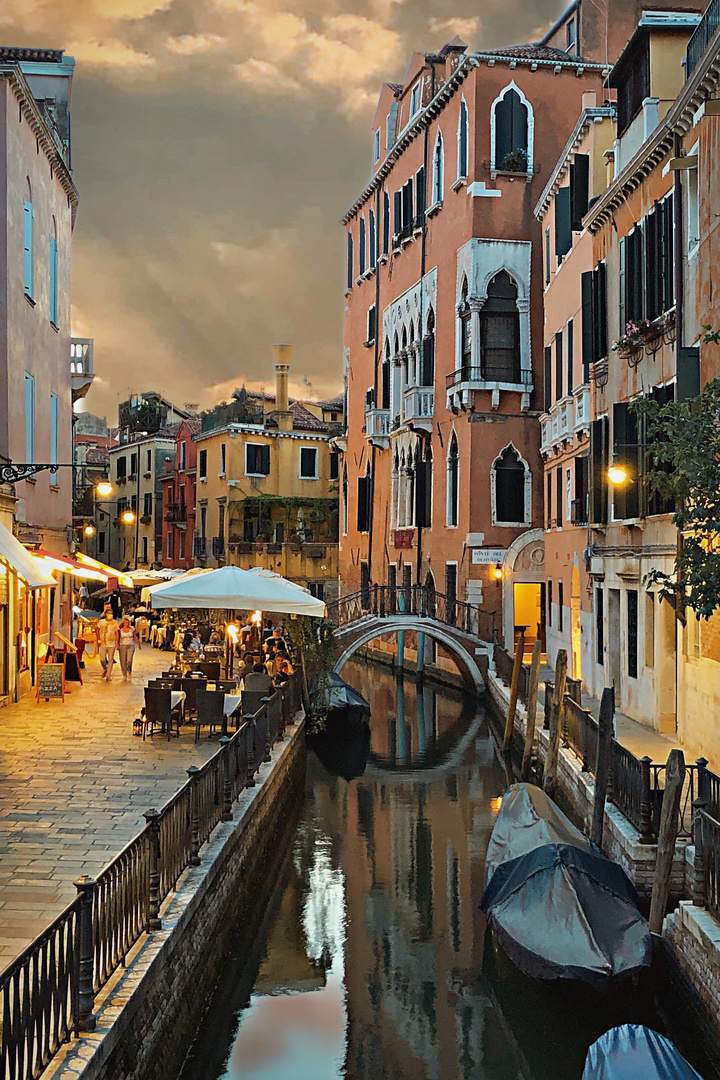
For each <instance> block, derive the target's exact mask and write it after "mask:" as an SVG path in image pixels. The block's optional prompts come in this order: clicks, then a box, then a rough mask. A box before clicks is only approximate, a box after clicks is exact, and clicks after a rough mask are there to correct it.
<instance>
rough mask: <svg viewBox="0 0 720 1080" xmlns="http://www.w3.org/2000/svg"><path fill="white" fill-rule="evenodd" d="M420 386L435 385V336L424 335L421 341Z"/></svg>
mask: <svg viewBox="0 0 720 1080" xmlns="http://www.w3.org/2000/svg"><path fill="white" fill-rule="evenodd" d="M420 385H421V386H434V385H435V335H434V334H426V335H425V337H424V338H423V341H422V357H421V363H420Z"/></svg>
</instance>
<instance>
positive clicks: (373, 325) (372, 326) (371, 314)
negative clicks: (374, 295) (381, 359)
mask: <svg viewBox="0 0 720 1080" xmlns="http://www.w3.org/2000/svg"><path fill="white" fill-rule="evenodd" d="M376 333H377V308H376V306H375V304H373V305H372V306H371V307H369V308H368V313H367V338H366V339H365V340H366V342H367V344H368V345H371V344H372V343H373V341H374V340H375V334H376Z"/></svg>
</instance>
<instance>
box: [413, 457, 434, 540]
mask: <svg viewBox="0 0 720 1080" xmlns="http://www.w3.org/2000/svg"><path fill="white" fill-rule="evenodd" d="M415 525H416V527H417V528H418V529H429V528H430V527H431V525H432V448H431V447H430V446H428V448H427V450H426V451H425V456H424V457H423V455H422V452H421V450H420V447H419V446H418V448H417V451H416V453H415Z"/></svg>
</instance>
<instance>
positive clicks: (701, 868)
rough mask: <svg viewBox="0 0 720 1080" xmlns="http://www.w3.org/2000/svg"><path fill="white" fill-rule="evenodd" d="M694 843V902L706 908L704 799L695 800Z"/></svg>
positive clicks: (697, 905)
mask: <svg viewBox="0 0 720 1080" xmlns="http://www.w3.org/2000/svg"><path fill="white" fill-rule="evenodd" d="M692 806H693V823H692V833H693V843H694V845H695V867H694V870H695V875H694V877H693V888H692V902H693V904H694V905H695V907H699V908H704V907H705V904H706V903H707V895H706V890H705V836H704V829H703V820H702V811H703V810H704V809H705V806H706V803H705V800H704V799H694V800H693V804H692Z"/></svg>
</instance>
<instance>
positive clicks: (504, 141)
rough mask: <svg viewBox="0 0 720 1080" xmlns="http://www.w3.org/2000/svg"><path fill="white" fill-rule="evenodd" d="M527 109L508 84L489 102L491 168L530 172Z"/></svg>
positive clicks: (528, 117) (515, 91) (528, 110)
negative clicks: (490, 103)
mask: <svg viewBox="0 0 720 1080" xmlns="http://www.w3.org/2000/svg"><path fill="white" fill-rule="evenodd" d="M529 121H530V109H529V105H528V102H527V101H526V100H525V99H524V98H523V97H521V95H520V93H519V92H518V90H517V88H516V87H515V86H509V87H508V88H507V90H505V92H504V93H503V94H502V96H501V97H500V98H498V100H497V101H496V102H495V103H494V104H493V109H492V116H491V125H490V126H491V130H492V139H493V145H492V155H491V167H492V168H494V169H502V170H506V171H508V172H519V173H527V172H530V166H531V164H532V160H531V158H532V150H531V145H530V143H531V140H530V131H529V127H530V123H529Z"/></svg>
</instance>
